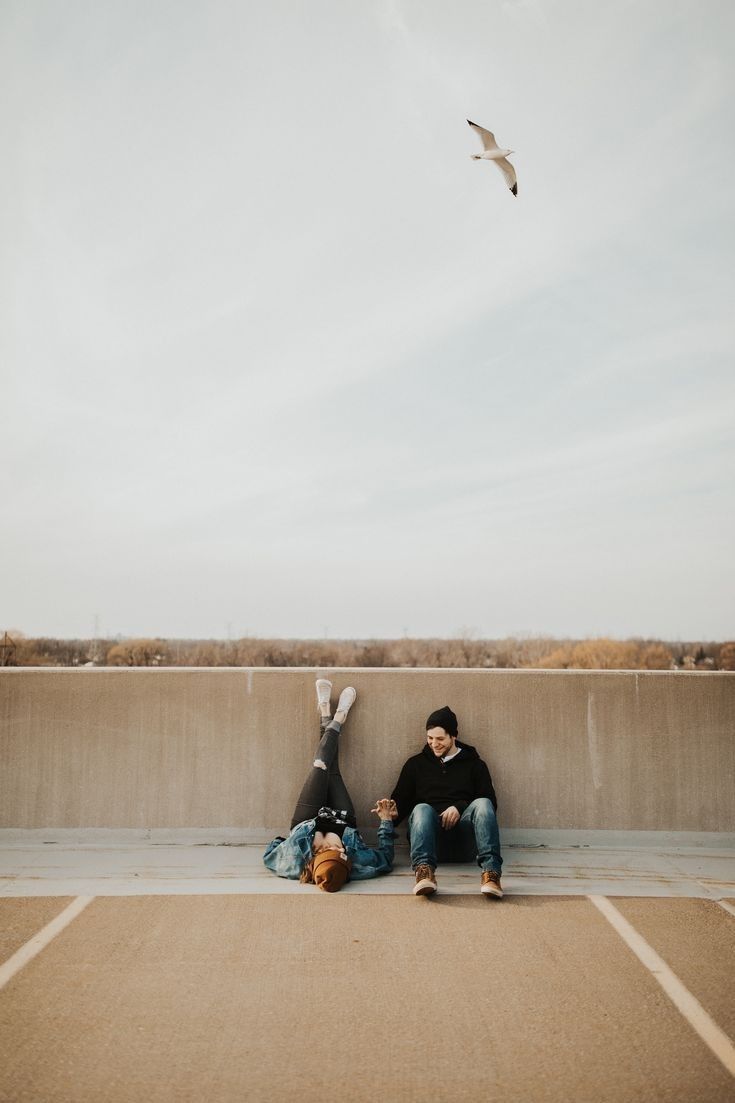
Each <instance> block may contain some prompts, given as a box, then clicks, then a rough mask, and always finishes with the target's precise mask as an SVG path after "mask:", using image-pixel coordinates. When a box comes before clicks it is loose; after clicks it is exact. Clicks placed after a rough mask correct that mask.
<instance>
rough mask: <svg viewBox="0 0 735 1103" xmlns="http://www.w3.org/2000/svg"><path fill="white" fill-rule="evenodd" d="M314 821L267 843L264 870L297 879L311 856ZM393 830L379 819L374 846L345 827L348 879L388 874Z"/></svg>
mask: <svg viewBox="0 0 735 1103" xmlns="http://www.w3.org/2000/svg"><path fill="white" fill-rule="evenodd" d="M315 822H316V821H315V820H304V822H303V823H297V824H296V827H294V829H293V830H292V831H291V834H290V835H289V836H288V838H287V839H283V838H281V837H280V836H279V837H278V838H277V839H273V841H272V842H270V843H268V846H267V847H266V850H265V853H264V855H263V861H264V862H265V864H266V866H267V867H268V869H271V870H273V872H274V873H277V874H278V876H279V877H290V878H291V879H292V880H298V879H299V877H300V876H301V871H302V869H303V868H304V866H305V865H306V863H307V862H308V861H309V859H310V858H311V845H312V843H313V841H314V824H315ZM395 834H396V833H395V830H394V828H393V824H392V822H391V821H390V820H381V821H380V824H379V826H378V846H377V849H375V848H373V847H371V846H366V845H365V843H364V842H363V841H362V838H361V836H360V833H359V832H358V831H357V830H356V829H355V828H354V827H346V828H345V830H344V835H343V836H342V843H343V845H344V848H345V851H346V853H347V857H348V858H349V859H350V860H351V862H352V872H351V874H350V880H351V881H364V880H365V879H366V878H367V877H377V876H378V874H379V873H390V871H391V870H392V868H393V840H394V838H395Z"/></svg>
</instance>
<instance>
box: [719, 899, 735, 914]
mask: <svg viewBox="0 0 735 1103" xmlns="http://www.w3.org/2000/svg"><path fill="white" fill-rule="evenodd" d="M715 903H716V904H719V905H720V907H721V908H724V909H725V911H726V912H729V913H730V915H735V904H731V903H730V901H729V900H716V901H715Z"/></svg>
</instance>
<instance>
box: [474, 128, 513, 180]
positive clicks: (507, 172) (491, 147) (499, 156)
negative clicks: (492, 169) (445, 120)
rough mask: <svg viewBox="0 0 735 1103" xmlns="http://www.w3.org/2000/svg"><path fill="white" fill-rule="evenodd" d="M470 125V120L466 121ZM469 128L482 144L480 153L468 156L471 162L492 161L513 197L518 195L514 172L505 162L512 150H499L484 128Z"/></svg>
mask: <svg viewBox="0 0 735 1103" xmlns="http://www.w3.org/2000/svg"><path fill="white" fill-rule="evenodd" d="M467 122H468V123H470V120H469V119H468V120H467ZM470 126H471V127H472V129H473V130H474V132H475V134H477V135H478V136H479V138H480V141H481V142H482V150H483V151H482V153H472V154H471V155H470V156H471V157H472V160H473V161H494V162H495V164H496V165H497V166H498V168H499V169H500V171H501V172H502V174H503V176H504V177H505V182H506V184H507V185H508V187H509V188H510V190H511V191H512V192H513V195H518V184H517V183H516V170H515V169H514V168H513V166H512V165H511V163H510V161H508V160H506V158H507V156H508V154H509V153H512V152H513V150H512V149H500V148H499V146H498V143H497V142H496V141H495V135H494V134H491V133H490V131H489V130H485V128H484V127H482V126H478V125H477V123H470Z"/></svg>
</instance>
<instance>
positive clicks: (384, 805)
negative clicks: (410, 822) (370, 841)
mask: <svg viewBox="0 0 735 1103" xmlns="http://www.w3.org/2000/svg"><path fill="white" fill-rule="evenodd" d="M370 811H371V812H376V813H377V814H378V815H379V816H380V818H381V820H397V819H398V808H397V807H396V802H395V801H394V800H391V799H390V797H381V798H380V800H376V802H375V807H374V808H371V809H370Z"/></svg>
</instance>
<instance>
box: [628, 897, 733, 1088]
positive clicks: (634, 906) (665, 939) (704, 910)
mask: <svg viewBox="0 0 735 1103" xmlns="http://www.w3.org/2000/svg"><path fill="white" fill-rule="evenodd" d="M615 906H616V908H617V909H618V911H620V912H622V914H623V915H624V916H625V918H626V919H627V920H628V922H630V923H632V924H633V926H634V927H635V929H636V930H637V931H638V933H639V934H641V935H643V937H644V938H645V940H646V942H648V943H649V945H651V946H655V948H656V952H657V953H659V954H660V955H661V957H662V958H663V959H664V961H665V962H666V964H667V965H668V966H669V968H670V969H673V971H674V972H675V973H676V975H677V977H678V978H679V980H680V981H682V982H683V984H684V985H685V986H686V987H687V988H688V989H689V991H690V992H691V993H692V995H693V996H695V997H696V998H697V999H698V1000H699V1002H700V1003H701V1004H702V1006H703V1007H704V1009H705V1011H707V1012H708V1014H710V1015H711V1016H712V1018H713V1019H714V1020H715V1022H716V1023H717V1024H718V1026H720V1027H721V1028H722V1029H723V1030H724V1031H725V1033H726V1034H727V1035H729V1037H730V1038H735V998H733V977H735V918H733V916H731V915H728V913H727V912H725V911H723V909H722V908H716V907H715V908H713V907H712V905H711V904H710V903H708V902H707V901H706V900H675V901H671V900H670V901H666V900H660V899H659V900H650V899H649V900H628V899H622V900H621V899H617V900H615ZM733 1096H735V1085H733Z"/></svg>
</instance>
